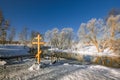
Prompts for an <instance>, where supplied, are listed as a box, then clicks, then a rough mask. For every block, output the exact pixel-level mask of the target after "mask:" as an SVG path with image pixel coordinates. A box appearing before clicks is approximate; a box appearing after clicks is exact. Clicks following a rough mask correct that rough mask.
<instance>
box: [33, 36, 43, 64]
mask: <svg viewBox="0 0 120 80" xmlns="http://www.w3.org/2000/svg"><path fill="white" fill-rule="evenodd" d="M34 39H37V42H32V44H37V48H38V49H37V54H36V55H35V58H37V63H38V64H39V63H40V55H41V53H42V51H41V49H40V46H41V45H44V44H45V42H40V41H41V39H42V37H41V36H40V35H39V34H38V36H37V37H35V38H34Z"/></svg>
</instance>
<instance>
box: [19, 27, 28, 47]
mask: <svg viewBox="0 0 120 80" xmlns="http://www.w3.org/2000/svg"><path fill="white" fill-rule="evenodd" d="M27 38H28V28H27V27H23V29H22V31H21V32H20V33H19V41H20V42H21V43H22V44H25V45H26V41H27Z"/></svg>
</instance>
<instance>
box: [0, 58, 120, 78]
mask: <svg viewBox="0 0 120 80" xmlns="http://www.w3.org/2000/svg"><path fill="white" fill-rule="evenodd" d="M24 61H25V60H24ZM42 62H43V63H45V64H46V66H45V67H44V68H41V69H40V70H37V71H29V70H28V68H29V67H30V66H31V65H32V64H33V63H34V60H30V61H29V60H26V61H25V62H24V63H21V64H13V65H9V66H11V67H7V69H8V70H7V71H9V73H7V72H6V71H4V72H5V73H6V77H4V78H3V77H2V76H0V79H3V80H6V79H7V80H120V69H115V68H108V67H104V66H100V65H85V64H82V63H80V62H77V61H73V60H64V59H63V60H61V61H59V63H55V64H53V65H49V63H50V61H49V60H42ZM24 64H25V65H24ZM21 65H22V66H21ZM26 65H28V66H26ZM23 66H25V67H23ZM13 67H14V68H13ZM21 67H22V69H21ZM9 69H10V70H9ZM4 72H3V73H4ZM0 74H1V73H0Z"/></svg>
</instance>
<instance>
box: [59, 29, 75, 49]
mask: <svg viewBox="0 0 120 80" xmlns="http://www.w3.org/2000/svg"><path fill="white" fill-rule="evenodd" d="M72 40H73V29H72V28H63V29H62V31H61V32H60V34H59V47H60V48H63V49H68V48H71V46H72Z"/></svg>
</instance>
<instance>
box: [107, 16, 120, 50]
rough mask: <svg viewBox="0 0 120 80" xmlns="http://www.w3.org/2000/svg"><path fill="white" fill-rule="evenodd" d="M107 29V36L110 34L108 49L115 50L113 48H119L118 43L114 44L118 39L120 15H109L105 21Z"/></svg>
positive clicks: (119, 34) (119, 37)
mask: <svg viewBox="0 0 120 80" xmlns="http://www.w3.org/2000/svg"><path fill="white" fill-rule="evenodd" d="M107 27H108V28H109V34H110V35H109V36H110V38H109V47H110V49H115V47H119V46H120V44H119V43H117V44H116V40H118V39H120V15H116V16H114V15H111V16H110V17H109V18H108V19H107ZM117 42H118V41H117ZM118 44H119V45H118ZM115 45H118V46H115ZM119 49H120V48H119Z"/></svg>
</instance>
